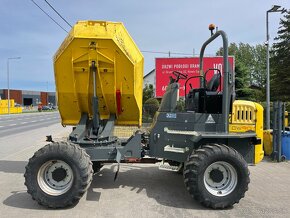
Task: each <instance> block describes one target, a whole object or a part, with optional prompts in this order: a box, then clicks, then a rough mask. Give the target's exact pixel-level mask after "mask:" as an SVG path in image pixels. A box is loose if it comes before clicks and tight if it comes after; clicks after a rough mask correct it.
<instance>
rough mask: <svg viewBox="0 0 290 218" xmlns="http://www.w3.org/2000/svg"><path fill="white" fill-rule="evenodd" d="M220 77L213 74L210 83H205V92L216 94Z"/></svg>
mask: <svg viewBox="0 0 290 218" xmlns="http://www.w3.org/2000/svg"><path fill="white" fill-rule="evenodd" d="M220 79H221V75H220V74H219V73H217V74H214V75H213V77H212V78H211V80H210V81H208V82H207V83H206V90H207V91H210V92H216V91H217V89H218V87H219V86H220Z"/></svg>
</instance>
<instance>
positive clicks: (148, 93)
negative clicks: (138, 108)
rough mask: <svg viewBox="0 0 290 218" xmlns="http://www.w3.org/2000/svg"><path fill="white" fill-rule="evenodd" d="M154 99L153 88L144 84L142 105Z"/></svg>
mask: <svg viewBox="0 0 290 218" xmlns="http://www.w3.org/2000/svg"><path fill="white" fill-rule="evenodd" d="M153 97H154V88H153V85H152V84H149V85H148V84H146V85H145V88H144V89H143V99H142V100H143V104H144V103H145V102H146V101H147V100H148V99H149V98H153Z"/></svg>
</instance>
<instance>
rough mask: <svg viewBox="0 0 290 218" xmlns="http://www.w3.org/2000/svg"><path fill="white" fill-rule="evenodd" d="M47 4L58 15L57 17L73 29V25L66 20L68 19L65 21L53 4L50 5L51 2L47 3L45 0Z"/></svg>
mask: <svg viewBox="0 0 290 218" xmlns="http://www.w3.org/2000/svg"><path fill="white" fill-rule="evenodd" d="M44 1H45V2H46V4H48V6H49V7H50V8H51V9H52V10H54V12H55V13H57V15H58V16H60V18H61V19H62V20H63V21H64V22H66V23H67V25H69V26H70V27H72V25H71V24H70V23H69V22H68V21H67V20H66V19H64V17H63V16H61V15H60V13H58V11H57V10H56V9H55V8H54V7H53V6H52V5H51V4H49V2H48V1H46V0H44Z"/></svg>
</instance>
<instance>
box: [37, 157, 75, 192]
mask: <svg viewBox="0 0 290 218" xmlns="http://www.w3.org/2000/svg"><path fill="white" fill-rule="evenodd" d="M37 182H38V185H39V187H40V188H41V190H42V191H43V192H45V193H46V194H49V195H52V196H59V195H62V194H64V193H66V192H67V191H68V190H69V189H70V188H71V186H72V184H73V171H72V169H71V167H70V166H69V165H68V164H67V163H65V162H64V161H61V160H50V161H47V162H46V163H44V164H43V165H42V166H41V167H40V169H39V171H38V174H37Z"/></svg>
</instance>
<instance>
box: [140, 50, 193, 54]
mask: <svg viewBox="0 0 290 218" xmlns="http://www.w3.org/2000/svg"><path fill="white" fill-rule="evenodd" d="M141 52H144V53H153V54H176V55H193V54H187V53H177V52H171V51H168V52H164V51H141Z"/></svg>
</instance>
